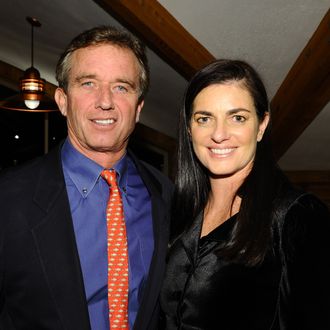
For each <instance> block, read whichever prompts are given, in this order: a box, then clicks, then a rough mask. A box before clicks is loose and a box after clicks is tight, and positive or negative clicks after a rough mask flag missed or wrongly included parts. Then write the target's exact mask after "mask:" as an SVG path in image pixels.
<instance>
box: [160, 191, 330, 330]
mask: <svg viewBox="0 0 330 330" xmlns="http://www.w3.org/2000/svg"><path fill="white" fill-rule="evenodd" d="M277 209H278V214H280V216H279V220H278V221H277V222H276V223H274V224H273V228H272V230H273V243H272V249H270V251H269V253H268V254H267V256H266V258H265V260H264V261H263V263H262V264H261V265H259V266H255V267H247V266H244V265H240V264H237V263H236V264H234V263H231V262H226V261H224V260H223V259H222V258H221V257H219V254H217V252H216V248H217V247H219V245H220V244H221V242H223V241H225V240H226V239H227V237H228V235H229V234H230V231H231V230H232V228H233V226H234V224H235V221H236V216H233V217H232V218H230V219H228V220H227V221H226V222H224V223H223V224H222V225H220V226H219V227H217V228H216V229H214V230H213V231H212V232H210V233H209V234H208V235H207V236H204V237H203V238H201V239H200V233H201V227H202V218H203V215H202V214H200V215H199V216H198V217H197V218H196V219H195V221H194V223H193V225H192V226H191V228H190V229H189V230H188V231H186V232H185V233H184V234H182V235H181V236H180V237H179V238H178V239H177V240H176V241H175V242H174V243H173V245H172V246H171V248H170V251H169V255H168V266H167V273H166V278H165V282H164V285H163V290H162V293H161V306H162V310H163V319H162V327H163V328H164V329H187V330H188V329H220V330H222V329H223V330H241V329H242V330H243V329H244V330H259V329H260V330H266V329H272V330H274V329H281V330H284V329H285V330H305V329H306V330H307V329H309V330H323V329H324V330H325V329H328V330H329V329H330V217H329V212H328V210H327V208H326V206H325V205H323V204H322V203H321V202H320V201H319V200H318V199H317V198H315V197H313V196H312V195H310V194H306V193H297V191H291V192H290V193H289V194H288V195H287V196H286V198H284V200H282V201H281V203H280V204H279V205H278V208H277Z"/></svg>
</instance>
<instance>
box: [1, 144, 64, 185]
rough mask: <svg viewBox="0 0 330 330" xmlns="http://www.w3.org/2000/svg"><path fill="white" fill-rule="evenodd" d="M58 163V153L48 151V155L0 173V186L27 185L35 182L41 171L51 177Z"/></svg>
mask: <svg viewBox="0 0 330 330" xmlns="http://www.w3.org/2000/svg"><path fill="white" fill-rule="evenodd" d="M59 162H60V157H59V152H58V150H57V148H56V150H52V151H50V152H49V153H48V154H46V155H43V156H39V157H36V158H34V159H31V160H28V161H26V162H24V163H22V164H20V165H17V166H12V167H9V168H5V169H3V170H1V171H0V186H1V187H4V186H5V185H6V184H9V185H10V186H13V185H14V184H15V183H18V182H19V183H20V184H24V183H27V184H28V183H29V182H32V181H35V180H36V179H37V177H38V176H39V173H40V172H41V171H48V172H49V176H50V177H51V176H52V175H53V174H54V170H55V169H57V168H58V166H57V164H59Z"/></svg>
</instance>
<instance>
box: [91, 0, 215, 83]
mask: <svg viewBox="0 0 330 330" xmlns="http://www.w3.org/2000/svg"><path fill="white" fill-rule="evenodd" d="M94 2H96V3H97V4H99V5H100V6H101V7H102V8H103V9H104V10H105V11H106V12H107V13H109V15H111V16H112V17H114V18H115V19H116V20H117V21H118V22H120V23H121V24H122V25H123V26H125V27H126V28H128V29H129V30H130V31H132V32H133V33H134V34H136V35H137V36H138V37H139V38H141V39H142V40H143V41H144V42H145V43H146V45H148V47H149V48H150V49H152V50H153V51H154V52H155V53H156V54H157V55H158V56H159V57H160V58H162V59H163V60H164V61H165V62H167V63H168V64H169V65H170V66H171V67H173V68H174V69H175V70H176V71H177V72H178V73H179V74H181V75H182V76H183V77H184V78H186V79H190V78H191V77H192V75H193V74H194V73H195V72H196V71H197V70H199V69H200V68H202V67H203V66H204V65H206V64H207V63H209V62H211V61H213V60H214V57H213V56H212V55H211V54H210V53H209V52H208V50H207V49H205V48H204V47H203V46H202V45H201V44H200V43H199V42H198V41H197V40H196V39H195V38H194V37H193V36H191V35H190V34H189V33H188V32H187V31H186V30H185V29H184V28H183V27H182V25H181V24H180V23H178V21H177V20H176V19H175V18H174V17H173V16H172V15H171V14H170V13H169V12H168V11H167V10H166V9H165V8H164V7H163V6H162V5H161V4H160V3H159V2H158V1H155V0H138V1H137V0H133V1H132V0H115V1H114V0H94Z"/></svg>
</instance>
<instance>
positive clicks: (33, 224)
mask: <svg viewBox="0 0 330 330" xmlns="http://www.w3.org/2000/svg"><path fill="white" fill-rule="evenodd" d="M131 157H132V158H133V160H134V162H135V164H136V166H137V169H138V171H139V173H140V175H141V177H142V179H143V180H144V182H145V184H146V187H147V189H148V190H149V192H150V195H151V203H152V218H153V227H154V234H155V237H154V239H155V250H154V254H153V258H152V261H151V266H150V275H149V278H148V281H147V284H146V287H145V290H144V296H143V297H142V302H141V305H140V310H139V313H138V315H137V318H136V322H135V329H138V330H141V329H154V328H155V327H156V326H155V322H157V320H158V313H157V312H158V311H159V308H158V307H157V306H158V294H159V291H160V286H161V280H162V278H163V273H164V268H165V255H166V248H167V243H168V223H169V221H168V220H169V219H168V210H169V207H170V198H171V192H172V185H171V183H170V182H169V180H168V179H167V178H165V177H164V176H161V175H160V173H158V172H157V171H156V170H155V169H153V168H151V167H150V166H148V165H147V164H144V163H142V162H139V161H138V160H137V159H136V158H135V157H134V155H131ZM0 201H1V202H0V203H1V207H0V329H4V330H11V329H30V330H38V329H49V330H50V329H54V330H55V329H56V330H57V329H58V330H59V329H66V330H89V329H90V324H89V316H88V309H87V303H86V297H85V291H84V283H83V277H82V272H81V268H80V262H79V256H78V252H77V247H76V241H75V235H74V230H73V224H72V218H71V212H70V206H69V200H68V196H67V192H66V187H65V182H64V177H63V172H62V165H61V159H60V150H59V148H58V149H56V150H53V151H51V152H50V153H48V154H47V155H45V156H44V157H42V158H39V159H37V160H35V161H33V162H31V163H29V164H27V165H24V166H23V167H20V168H13V169H11V170H9V171H8V173H5V174H2V175H1V177H0Z"/></svg>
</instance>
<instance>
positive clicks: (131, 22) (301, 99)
mask: <svg viewBox="0 0 330 330" xmlns="http://www.w3.org/2000/svg"><path fill="white" fill-rule="evenodd" d="M94 1H95V2H96V3H98V4H99V5H100V6H101V7H102V8H103V9H104V10H105V11H106V12H108V13H109V14H110V15H111V16H112V17H114V18H115V19H117V20H118V21H119V22H120V23H121V24H122V25H123V26H126V27H127V28H128V29H130V30H131V31H132V32H133V33H135V34H136V35H138V36H139V37H140V38H141V39H143V40H144V41H145V43H146V44H147V45H148V46H149V47H150V48H151V49H152V50H153V51H154V52H155V53H157V54H158V55H159V56H160V58H162V59H163V60H164V61H165V62H167V63H168V64H169V65H171V66H172V67H173V68H174V69H175V70H176V71H177V72H178V73H180V74H181V75H182V76H183V77H185V78H186V79H190V78H191V76H192V75H193V74H194V73H195V72H196V71H197V70H198V69H200V68H201V67H202V66H204V65H205V64H207V63H209V62H211V61H212V60H214V57H213V56H212V55H211V54H210V53H209V52H208V51H207V50H206V49H205V48H204V47H203V46H202V45H201V44H199V42H198V41H197V40H196V39H194V38H193V37H192V36H191V35H190V34H189V33H188V32H187V31H186V30H185V29H184V28H183V27H182V26H181V24H180V23H178V22H177V21H176V20H175V18H174V17H173V16H172V15H171V14H169V12H168V11H167V10H166V9H165V8H164V7H162V6H161V5H160V4H159V2H157V1H155V0H139V1H132V0H117V1H113V0H94ZM329 31H330V14H329V11H328V12H327V14H326V15H325V17H324V18H323V20H322V21H321V23H320V25H319V27H318V28H317V30H316V32H315V33H314V35H313V36H312V38H311V39H310V41H309V42H308V44H307V45H306V47H305V48H304V50H303V51H302V53H301V54H300V56H299V57H298V59H297V61H296V62H295V64H294V65H293V67H292V68H291V70H290V71H289V73H288V75H287V76H286V78H285V80H284V81H283V83H282V85H281V86H280V88H279V90H278V92H277V93H276V94H275V96H274V98H273V100H272V101H271V109H272V112H273V141H274V152H275V156H276V158H277V159H279V158H280V157H281V156H282V155H283V154H284V153H285V152H286V151H287V150H288V149H289V147H290V146H291V145H292V144H293V143H294V142H295V140H296V139H297V138H298V137H299V136H300V134H301V133H302V132H303V131H304V130H305V129H306V127H307V126H308V125H309V124H310V123H311V122H312V121H313V119H314V118H315V117H316V116H317V115H318V113H319V112H320V111H321V110H322V109H323V108H324V106H325V105H326V104H327V103H328V102H329V99H330V61H329V58H330V43H329V40H330V33H329Z"/></svg>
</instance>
